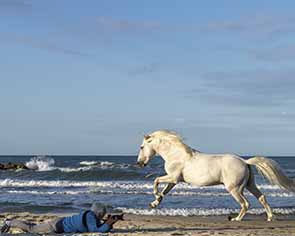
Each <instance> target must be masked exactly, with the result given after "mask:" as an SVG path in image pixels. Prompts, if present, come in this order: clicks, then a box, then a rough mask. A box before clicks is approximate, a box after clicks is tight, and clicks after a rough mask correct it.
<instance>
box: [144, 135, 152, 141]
mask: <svg viewBox="0 0 295 236" xmlns="http://www.w3.org/2000/svg"><path fill="white" fill-rule="evenodd" d="M151 138H152V137H151V136H150V135H145V136H144V139H145V140H146V141H151Z"/></svg>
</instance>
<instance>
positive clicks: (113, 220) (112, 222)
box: [105, 215, 118, 226]
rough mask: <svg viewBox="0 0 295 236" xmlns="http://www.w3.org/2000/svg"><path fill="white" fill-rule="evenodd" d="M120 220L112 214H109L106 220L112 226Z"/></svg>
mask: <svg viewBox="0 0 295 236" xmlns="http://www.w3.org/2000/svg"><path fill="white" fill-rule="evenodd" d="M117 221H118V219H117V218H115V217H112V216H111V215H109V216H108V218H107V220H106V221H105V223H106V224H108V225H110V226H112V225H113V224H115V223H116V222H117Z"/></svg>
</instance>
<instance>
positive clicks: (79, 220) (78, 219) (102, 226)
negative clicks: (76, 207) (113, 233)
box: [62, 211, 111, 233]
mask: <svg viewBox="0 0 295 236" xmlns="http://www.w3.org/2000/svg"><path fill="white" fill-rule="evenodd" d="M84 213H86V215H85V216H86V217H85V221H86V222H85V221H84V222H85V223H86V225H87V227H85V226H84V224H83V215H84ZM62 224H63V230H64V232H65V233H86V232H99V233H106V232H109V231H110V230H111V226H109V225H108V224H106V223H102V222H101V221H100V220H98V219H97V217H96V215H95V214H94V212H92V211H87V212H85V211H81V212H80V214H77V215H73V216H68V217H65V218H64V219H63V222H62Z"/></svg>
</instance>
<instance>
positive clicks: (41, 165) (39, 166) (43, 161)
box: [25, 156, 55, 171]
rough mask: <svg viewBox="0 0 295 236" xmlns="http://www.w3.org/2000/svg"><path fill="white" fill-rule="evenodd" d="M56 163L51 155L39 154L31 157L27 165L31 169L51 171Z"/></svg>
mask: <svg viewBox="0 0 295 236" xmlns="http://www.w3.org/2000/svg"><path fill="white" fill-rule="evenodd" d="M54 164H55V160H54V159H53V158H51V157H46V156H37V157H33V158H31V160H30V161H28V162H26V164H25V165H26V166H27V167H28V168H29V169H31V170H38V171H51V170H54V169H55V167H54Z"/></svg>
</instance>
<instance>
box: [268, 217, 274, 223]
mask: <svg viewBox="0 0 295 236" xmlns="http://www.w3.org/2000/svg"><path fill="white" fill-rule="evenodd" d="M274 220H275V219H274V217H272V218H267V222H271V221H274Z"/></svg>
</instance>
